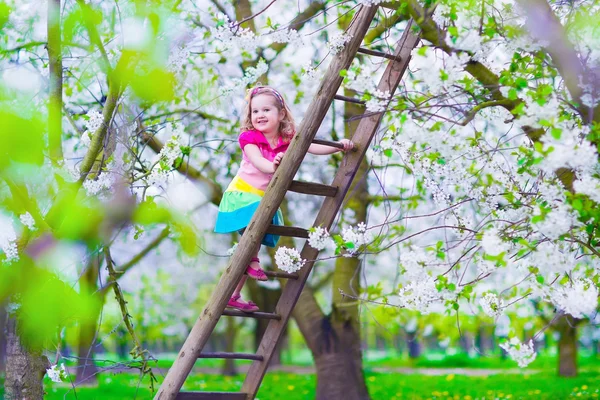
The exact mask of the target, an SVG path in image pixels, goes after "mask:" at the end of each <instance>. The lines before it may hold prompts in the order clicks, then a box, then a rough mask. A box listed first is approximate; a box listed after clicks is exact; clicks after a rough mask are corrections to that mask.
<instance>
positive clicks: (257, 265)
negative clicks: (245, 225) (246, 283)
mask: <svg viewBox="0 0 600 400" xmlns="http://www.w3.org/2000/svg"><path fill="white" fill-rule="evenodd" d="M259 251H260V245H258V250H256V254H254V259H258V252H259ZM250 268H252V269H257V270H258V269H260V263H259V262H258V261H251V262H250Z"/></svg>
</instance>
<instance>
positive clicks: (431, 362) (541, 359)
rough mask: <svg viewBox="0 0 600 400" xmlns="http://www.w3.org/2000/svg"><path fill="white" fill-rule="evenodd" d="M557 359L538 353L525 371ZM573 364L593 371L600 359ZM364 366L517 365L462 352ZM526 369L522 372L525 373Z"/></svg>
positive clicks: (583, 357) (547, 367)
mask: <svg viewBox="0 0 600 400" xmlns="http://www.w3.org/2000/svg"><path fill="white" fill-rule="evenodd" d="M557 363H558V360H557V357H556V355H554V354H549V353H541V354H538V356H537V357H536V359H535V361H533V362H532V363H531V364H529V366H528V367H527V369H532V370H544V371H555V370H556V368H557ZM577 364H578V366H579V370H580V371H586V370H588V369H590V368H591V369H593V368H594V367H596V368H597V367H598V366H599V365H600V357H599V356H594V355H591V354H582V352H580V354H579V357H578V360H577ZM365 366H366V367H367V368H368V367H390V368H394V367H412V368H485V369H508V368H518V367H517V363H516V362H514V361H513V360H511V359H510V358H505V359H502V358H501V357H499V356H498V355H492V356H475V357H471V356H469V355H468V354H465V353H458V354H454V355H445V354H441V353H440V354H436V353H427V354H424V355H422V356H421V357H419V358H417V359H415V360H411V359H409V358H408V357H407V356H405V355H400V356H396V355H393V354H388V355H387V356H383V357H380V358H376V359H375V358H373V359H369V358H368V357H367V360H366V361H365ZM527 369H525V370H524V371H525V372H526V371H527Z"/></svg>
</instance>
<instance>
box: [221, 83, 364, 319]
mask: <svg viewBox="0 0 600 400" xmlns="http://www.w3.org/2000/svg"><path fill="white" fill-rule="evenodd" d="M247 101H248V102H247V104H246V107H245V108H244V111H243V116H242V121H241V125H242V126H241V130H242V133H241V135H240V137H239V143H240V147H241V148H242V163H241V165H240V169H239V171H238V173H237V175H236V176H235V178H233V181H231V183H230V184H229V186H228V187H227V190H226V191H225V193H224V194H223V198H222V199H221V203H220V205H219V214H218V216H217V223H216V226H215V232H218V233H230V232H236V231H237V232H240V233H242V232H243V230H244V229H245V228H246V226H248V224H249V223H250V219H251V218H252V215H253V214H254V212H255V211H256V209H257V208H258V205H259V203H260V200H261V198H262V197H263V195H264V193H265V192H264V190H265V189H266V188H267V186H268V184H269V182H270V180H271V178H272V177H273V174H274V173H275V170H277V167H278V166H279V164H280V163H281V159H282V157H283V154H284V153H285V151H286V150H287V148H288V146H289V144H290V140H291V138H292V137H293V136H294V134H295V133H296V127H295V124H294V119H293V118H292V114H291V112H290V109H289V108H288V106H287V104H286V102H285V100H284V99H283V97H282V96H281V95H280V94H279V92H277V91H276V90H275V89H273V88H271V87H268V86H256V87H254V88H253V89H251V90H250V91H249V95H248V98H247ZM339 143H340V144H342V145H343V148H344V149H343V151H348V150H350V149H352V147H354V144H353V143H352V142H351V141H350V140H348V139H343V140H341V141H340V142H339ZM338 151H340V150H339V149H338V148H336V147H331V146H324V145H319V144H314V143H313V144H311V145H310V148H309V149H308V152H309V153H312V154H319V155H326V154H333V153H335V152H338ZM272 223H273V225H283V215H282V214H281V210H277V213H276V214H275V216H274V217H273V222H272ZM278 240H279V236H275V235H272V234H266V235H265V237H264V238H263V241H262V244H264V245H265V246H268V247H275V245H276V244H277V241H278ZM259 250H260V245H259V248H258V249H257V250H256V255H255V256H254V257H253V258H252V261H251V263H250V265H248V268H247V269H246V275H248V276H250V277H251V278H253V279H257V280H260V281H266V280H267V279H268V278H267V276H266V275H265V271H264V270H263V269H262V268H261V267H260V260H259V259H258V251H259ZM246 278H247V277H246V276H244V277H243V278H242V279H241V280H240V282H239V284H238V285H237V287H236V289H235V291H234V292H233V295H232V296H231V299H230V300H229V302H228V303H227V306H228V307H232V308H236V309H238V310H241V311H246V312H254V311H258V307H257V306H256V304H255V303H253V302H252V301H248V302H245V301H242V300H241V296H240V292H241V290H242V287H243V286H244V283H246Z"/></svg>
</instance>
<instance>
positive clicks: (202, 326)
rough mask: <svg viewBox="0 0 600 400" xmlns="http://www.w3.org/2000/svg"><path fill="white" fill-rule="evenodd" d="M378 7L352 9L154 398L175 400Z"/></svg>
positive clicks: (274, 210) (323, 115)
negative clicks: (340, 41) (338, 44)
mask: <svg viewBox="0 0 600 400" xmlns="http://www.w3.org/2000/svg"><path fill="white" fill-rule="evenodd" d="M376 12H377V7H365V6H362V7H361V8H360V9H359V10H358V11H357V12H356V15H355V17H354V19H353V20H352V22H351V23H350V29H349V30H348V33H349V34H350V35H351V39H350V41H349V42H348V43H347V44H346V46H345V47H344V49H343V50H342V51H341V52H340V53H338V54H337V55H336V56H335V57H334V58H333V59H332V61H331V64H330V65H329V68H328V69H327V72H326V73H325V75H324V77H323V80H322V81H321V84H320V86H319V88H318V90H317V94H316V96H315V98H314V100H313V101H312V102H311V104H310V106H309V107H308V110H307V111H306V115H307V116H310V117H306V118H304V120H303V121H302V124H301V125H300V127H299V129H298V132H297V134H296V135H294V137H293V139H292V141H291V143H290V147H289V148H288V151H287V152H286V156H285V157H284V158H283V160H282V162H281V165H280V166H279V168H277V171H276V172H275V174H274V175H273V178H272V179H271V182H270V183H269V186H268V187H267V190H266V191H265V195H264V197H263V199H262V200H261V202H260V205H259V207H258V209H257V211H256V212H255V213H254V216H253V217H252V219H251V221H250V223H249V225H248V228H247V229H246V231H245V232H244V235H242V238H241V240H240V243H239V245H238V247H237V249H236V251H235V252H234V254H233V256H232V257H231V259H230V260H229V263H228V264H227V267H226V269H225V271H224V272H223V275H222V276H221V279H220V280H219V283H218V284H217V286H216V288H215V290H214V291H213V294H212V296H211V298H210V299H209V301H208V303H207V305H206V307H205V308H204V310H203V311H202V312H201V314H200V316H199V317H198V318H197V319H196V322H195V324H194V326H193V327H192V330H191V332H190V334H189V335H188V337H187V339H186V340H185V342H184V344H183V346H182V348H181V350H180V351H179V354H178V356H177V358H176V359H175V362H174V363H173V365H172V366H171V368H170V369H169V371H168V372H167V375H166V377H165V380H164V381H163V384H162V385H161V387H160V389H159V390H158V392H157V393H156V396H155V397H154V399H155V400H175V398H176V397H177V394H178V393H179V391H180V390H181V387H182V386H183V383H184V382H185V379H186V378H187V376H188V375H189V373H190V371H191V370H192V367H193V366H194V363H195V362H196V359H197V358H198V355H199V354H200V352H201V351H202V348H203V347H204V345H205V344H206V342H207V341H208V338H209V336H210V334H211V332H212V331H213V329H214V327H215V325H216V324H217V322H218V320H219V317H220V316H221V313H222V312H223V310H224V309H225V306H226V305H227V301H228V300H229V298H230V297H231V295H232V293H233V290H234V289H235V287H236V285H237V284H238V282H239V280H240V279H241V277H242V275H243V274H244V271H245V269H246V266H247V265H248V264H249V262H250V259H251V258H252V256H253V255H254V252H255V251H256V249H258V246H259V245H260V243H261V241H262V238H263V236H264V235H265V233H266V231H267V228H268V226H269V224H270V222H271V220H272V219H273V216H274V215H275V212H276V211H277V208H278V207H279V205H280V204H281V202H282V200H283V198H284V196H285V193H286V191H287V188H288V187H289V185H290V183H291V181H292V180H293V178H294V175H295V174H296V172H297V171H298V168H299V167H300V164H301V162H302V160H303V159H304V156H305V155H306V152H307V151H308V148H309V146H310V144H311V142H312V140H313V138H314V137H315V135H316V133H317V130H318V129H319V127H320V125H321V123H322V121H323V119H324V118H325V115H326V114H327V111H328V109H329V105H330V104H331V102H332V101H333V97H334V96H335V94H336V92H337V90H338V88H339V86H340V85H341V83H342V80H343V78H342V76H340V71H341V70H343V69H347V68H348V67H349V66H350V64H351V62H352V60H353V59H354V56H355V55H356V52H357V51H358V48H359V47H360V44H361V42H362V39H363V38H364V36H365V34H366V32H367V30H368V28H369V26H370V24H371V21H372V20H373V18H374V16H375V14H376Z"/></svg>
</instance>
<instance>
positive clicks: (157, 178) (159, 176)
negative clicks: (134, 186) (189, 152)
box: [148, 125, 183, 186]
mask: <svg viewBox="0 0 600 400" xmlns="http://www.w3.org/2000/svg"><path fill="white" fill-rule="evenodd" d="M182 129H183V128H182V127H181V126H180V125H175V126H173V127H172V131H173V132H174V134H173V135H172V136H171V138H170V139H169V140H168V141H167V142H166V143H165V145H164V146H163V148H162V149H160V153H158V155H157V160H156V162H155V164H154V168H152V171H151V172H150V175H149V176H148V183H149V184H150V185H151V186H160V185H163V184H165V183H166V182H167V180H168V178H169V173H170V172H171V171H172V170H173V163H174V162H175V160H177V159H178V158H180V157H183V152H182V151H181V144H180V143H179V137H180V131H181V130H182Z"/></svg>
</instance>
